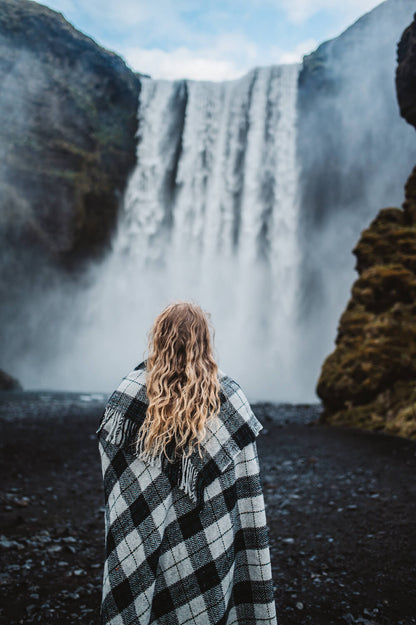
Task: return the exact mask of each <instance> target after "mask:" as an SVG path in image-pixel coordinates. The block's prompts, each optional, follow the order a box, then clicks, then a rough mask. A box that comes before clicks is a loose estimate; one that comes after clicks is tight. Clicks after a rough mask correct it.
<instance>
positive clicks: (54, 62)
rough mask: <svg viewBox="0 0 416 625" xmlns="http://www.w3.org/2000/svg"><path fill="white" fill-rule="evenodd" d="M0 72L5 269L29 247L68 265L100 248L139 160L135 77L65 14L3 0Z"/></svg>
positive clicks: (0, 189) (0, 207)
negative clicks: (129, 175)
mask: <svg viewBox="0 0 416 625" xmlns="http://www.w3.org/2000/svg"><path fill="white" fill-rule="evenodd" d="M0 81H1V94H2V97H1V102H0V162H1V166H0V220H1V225H2V228H1V241H0V243H1V245H2V247H3V250H4V251H5V253H6V252H7V253H8V264H7V269H8V271H10V268H11V267H14V268H15V269H16V270H17V272H18V273H19V268H20V269H21V264H22V263H23V261H24V256H25V250H27V249H30V251H31V256H32V257H33V255H34V254H33V253H34V252H35V254H37V256H39V255H40V256H45V257H48V258H49V259H51V260H52V261H53V264H56V263H58V264H63V265H66V266H68V265H69V266H74V265H76V264H78V263H79V261H81V260H82V259H84V258H86V257H94V256H97V255H99V254H100V253H101V252H102V250H103V249H104V248H105V246H106V244H107V242H108V241H109V237H110V235H111V232H112V230H113V228H114V224H115V218H116V214H117V207H118V200H119V197H120V195H121V193H122V191H123V189H124V187H125V184H126V179H127V176H128V174H129V172H130V170H131V168H132V167H133V165H134V163H135V133H136V130H137V101H138V94H139V89H140V81H139V78H138V77H137V75H135V74H134V73H133V72H132V71H130V70H129V69H128V68H127V67H126V65H125V63H124V62H123V61H122V60H121V59H120V58H119V57H118V56H116V55H115V54H113V53H111V52H108V51H107V50H104V49H103V48H101V47H99V46H98V45H97V44H96V43H95V42H94V41H93V40H92V39H90V38H88V37H86V36H85V35H83V34H82V33H80V32H78V31H77V30H75V29H74V28H73V27H72V26H71V25H70V24H69V23H68V22H67V21H66V20H65V19H64V18H63V17H62V15H61V14H59V13H56V12H55V11H52V10H50V9H48V8H46V7H44V6H42V5H39V4H37V3H35V2H30V1H28V0H2V2H1V4H0ZM28 262H30V260H29V261H28ZM5 270H6V269H4V268H3V269H2V271H5ZM21 273H23V269H22V270H21Z"/></svg>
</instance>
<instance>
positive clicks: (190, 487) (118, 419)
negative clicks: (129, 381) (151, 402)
mask: <svg viewBox="0 0 416 625" xmlns="http://www.w3.org/2000/svg"><path fill="white" fill-rule="evenodd" d="M109 422H111V423H110V424H109ZM107 425H109V428H108V430H107V427H106V426H107ZM103 428H104V429H105V430H107V436H106V440H107V442H108V443H112V444H113V445H116V446H117V447H125V446H126V445H127V444H128V443H134V438H133V437H135V435H136V434H137V431H138V424H137V423H135V422H134V421H132V420H131V419H127V418H126V417H125V415H124V414H123V412H121V411H119V410H116V409H115V408H113V407H108V408H106V410H105V412H104V415H103V418H102V421H101V424H100V426H99V428H98V430H97V434H98V432H100V431H101V430H102V429H103ZM136 452H137V455H138V457H139V458H140V459H141V460H143V461H144V462H147V463H149V464H150V465H152V466H154V467H158V468H160V469H162V468H164V469H165V470H166V472H167V473H170V475H171V476H174V479H175V481H176V483H177V486H178V488H180V489H181V490H183V491H184V492H185V493H186V494H187V495H188V496H189V497H190V498H191V499H192V501H194V502H197V501H198V494H197V488H196V485H197V479H198V472H197V470H196V469H195V467H194V466H193V464H192V461H191V457H185V456H182V458H181V460H180V464H179V466H178V465H176V467H173V466H172V465H171V464H170V463H169V462H168V461H166V462H165V461H164V458H163V454H159V456H156V457H155V456H153V455H152V454H150V453H149V452H147V451H145V450H144V449H143V441H142V440H140V442H139V446H138V448H137V450H136Z"/></svg>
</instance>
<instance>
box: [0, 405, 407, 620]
mask: <svg viewBox="0 0 416 625" xmlns="http://www.w3.org/2000/svg"><path fill="white" fill-rule="evenodd" d="M87 399H90V398H89V397H88V396H85V397H84V398H82V396H80V395H78V394H48V393H40V394H39V393H2V394H1V395H0V402H1V403H0V441H1V442H0V445H1V460H0V464H1V472H2V476H3V482H2V486H1V492H0V525H1V527H0V534H1V538H0V554H1V557H2V567H1V573H0V590H1V592H2V601H1V607H0V623H2V624H3V623H4V624H6V623H7V624H8V625H12V624H15V623H25V624H26V623H42V625H52V624H55V623H56V624H58V625H60V624H61V623H62V624H65V625H69V624H71V625H73V624H75V623H82V624H83V625H98V623H99V616H98V613H99V602H100V592H101V572H102V563H103V558H104V552H103V548H104V531H103V513H102V505H103V495H102V486H101V473H100V464H99V456H98V451H97V444H96V437H95V429H96V424H97V421H98V419H99V416H100V414H101V412H102V409H103V405H104V398H103V397H101V398H96V399H93V400H92V401H86V400H87ZM254 410H255V412H256V415H257V416H258V418H259V419H260V421H261V422H262V423H263V424H264V429H263V430H262V432H261V433H260V435H259V438H258V439H257V441H258V449H259V454H260V461H261V469H262V476H263V485H264V495H265V500H266V505H267V515H268V523H269V527H270V546H271V555H272V565H273V571H274V581H275V585H276V606H277V610H278V617H279V625H289V624H292V623H301V624H313V625H326V624H332V623H333V624H336V623H339V624H341V625H348V624H354V623H357V624H361V625H410V624H416V483H415V475H416V443H414V442H410V441H406V440H403V439H400V438H396V437H392V436H385V435H381V434H370V433H363V432H359V431H357V430H348V429H341V428H339V429H338V428H330V427H327V426H322V425H316V424H313V422H314V421H315V420H316V418H317V416H318V414H319V406H285V405H279V406H275V405H271V404H259V405H257V406H254Z"/></svg>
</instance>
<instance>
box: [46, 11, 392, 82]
mask: <svg viewBox="0 0 416 625" xmlns="http://www.w3.org/2000/svg"><path fill="white" fill-rule="evenodd" d="M43 4H46V5H47V6H49V7H50V8H52V9H55V10H57V11H60V12H61V13H63V15H64V16H65V17H66V19H67V20H68V21H69V22H71V23H72V24H73V25H74V26H75V27H76V28H77V29H78V30H81V31H82V32H84V33H85V34H87V35H89V36H90V37H92V38H93V39H95V41H97V43H99V44H100V45H102V46H104V47H105V48H108V49H110V50H113V51H114V52H117V53H118V54H119V55H120V56H122V57H123V58H124V60H125V61H126V63H127V64H128V65H129V66H130V67H131V68H132V69H134V70H135V71H138V72H142V73H145V74H149V75H151V76H152V78H155V79H156V78H158V79H159V78H165V79H180V78H189V79H195V80H233V79H235V78H239V77H240V76H242V75H244V74H245V73H247V72H248V71H249V70H250V69H252V68H253V67H257V66H264V65H274V64H280V63H296V62H301V61H302V57H303V55H304V54H308V53H310V52H312V51H313V50H314V49H315V48H316V47H317V46H318V45H319V44H320V43H322V42H323V41H326V40H327V39H331V38H332V37H336V36H337V35H339V34H340V33H341V32H342V31H343V30H345V29H346V28H347V27H348V26H350V25H351V24H352V23H353V22H355V21H356V20H357V19H358V18H359V17H361V15H363V14H364V13H366V12H367V11H369V10H371V9H372V8H374V7H375V6H377V5H378V4H380V0H342V2H341V1H340V0H238V1H237V0H204V1H202V0H200V1H199V2H197V1H196V0H116V1H115V0H48V1H47V2H44V3H43Z"/></svg>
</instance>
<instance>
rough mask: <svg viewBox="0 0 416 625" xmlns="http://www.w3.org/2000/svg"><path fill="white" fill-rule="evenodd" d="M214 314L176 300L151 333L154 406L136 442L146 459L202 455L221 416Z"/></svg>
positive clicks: (149, 384)
mask: <svg viewBox="0 0 416 625" xmlns="http://www.w3.org/2000/svg"><path fill="white" fill-rule="evenodd" d="M209 321H210V315H209V313H206V312H205V311H203V310H202V309H201V308H200V306H198V305H196V304H193V303H190V302H182V301H178V302H174V303H173V304H170V305H169V306H167V307H166V308H165V309H164V310H163V311H162V312H161V314H160V315H159V316H158V317H157V318H156V320H155V322H154V324H153V327H152V329H151V331H150V333H149V357H148V359H147V366H146V388H147V396H148V399H149V405H148V407H147V411H146V417H145V420H144V422H143V425H142V427H141V428H140V430H139V434H138V437H137V441H136V451H137V453H138V454H139V456H140V457H141V458H143V459H148V460H149V459H152V458H156V457H157V456H159V455H160V454H162V453H163V454H164V455H165V456H166V458H168V460H169V461H171V462H173V461H174V458H171V457H170V456H169V454H168V445H169V447H170V449H171V448H172V447H174V450H175V456H177V455H184V456H185V457H187V456H190V455H191V453H192V452H193V450H194V448H195V446H196V445H197V446H198V452H199V455H200V456H202V454H201V442H202V441H203V440H204V438H205V435H206V427H205V425H206V422H207V420H208V418H210V417H213V418H214V419H215V418H216V417H217V416H218V413H219V410H220V406H221V401H220V388H221V387H220V383H219V379H218V366H217V364H216V362H215V360H214V357H213V353H212V347H211V336H210V323H209Z"/></svg>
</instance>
